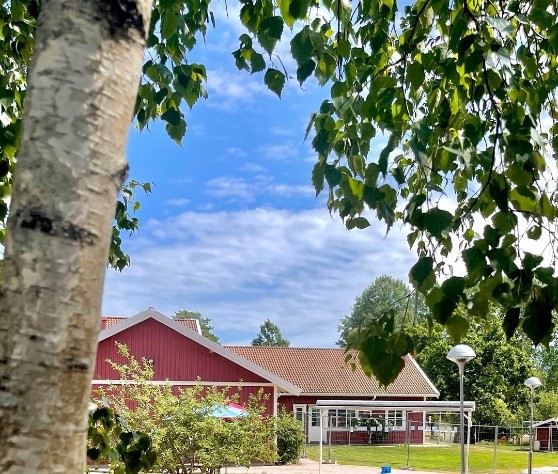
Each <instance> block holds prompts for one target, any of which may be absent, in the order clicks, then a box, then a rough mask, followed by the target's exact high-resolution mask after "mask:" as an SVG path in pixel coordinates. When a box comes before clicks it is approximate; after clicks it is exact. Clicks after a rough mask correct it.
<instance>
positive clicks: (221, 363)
mask: <svg viewBox="0 0 558 474" xmlns="http://www.w3.org/2000/svg"><path fill="white" fill-rule="evenodd" d="M116 342H119V343H122V344H126V346H128V349H129V351H130V354H132V355H133V356H134V357H136V358H137V359H141V358H142V357H145V358H146V359H154V365H153V370H154V372H155V374H154V380H167V379H168V380H172V381H179V380H185V381H192V380H196V379H197V378H198V377H199V378H200V379H201V380H202V381H214V382H232V383H237V382H239V381H240V380H242V381H244V382H268V381H267V380H264V379H263V378H261V377H259V376H258V375H256V374H254V373H252V372H250V371H249V370H246V369H244V368H243V367H240V366H239V365H237V364H235V363H234V362H231V361H230V360H228V359H226V358H225V357H222V356H220V355H218V354H216V353H214V352H212V351H210V350H209V349H207V348H206V347H204V346H202V345H200V344H198V343H196V342H194V341H192V340H191V339H188V338H186V337H184V336H182V335H181V334H179V333H177V332H176V331H174V330H173V329H171V328H169V327H167V326H165V325H164V324H161V323H160V322H158V321H155V320H154V319H147V320H146V321H143V322H141V323H139V324H136V325H134V326H132V327H131V328H128V329H125V330H124V331H122V332H120V333H118V334H116V335H115V336H112V337H109V338H108V339H105V340H104V341H101V342H100V343H99V348H98V349H97V365H96V367H95V372H94V375H93V378H94V379H100V380H105V379H112V380H114V379H118V378H119V377H118V374H117V372H116V371H115V370H113V369H112V368H111V367H110V366H109V364H108V363H107V362H106V359H111V360H113V361H115V362H118V363H124V362H125V360H124V358H123V357H122V356H120V355H119V354H118V351H117V348H116Z"/></svg>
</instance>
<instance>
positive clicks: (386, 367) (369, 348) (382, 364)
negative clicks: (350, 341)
mask: <svg viewBox="0 0 558 474" xmlns="http://www.w3.org/2000/svg"><path fill="white" fill-rule="evenodd" d="M359 349H360V351H359V360H360V362H361V364H362V365H363V368H365V367H366V368H369V371H368V375H371V374H373V375H374V376H375V377H376V378H377V379H378V381H379V382H380V385H382V386H387V385H389V384H390V383H392V382H393V381H395V379H396V378H397V376H398V375H399V373H400V372H401V371H402V370H403V368H404V367H405V363H404V362H403V359H402V355H404V354H396V353H394V352H392V351H391V350H390V349H389V346H388V341H387V340H386V339H385V338H382V337H378V336H372V337H370V338H368V339H366V340H364V341H363V342H362V344H361V345H360V348H359Z"/></svg>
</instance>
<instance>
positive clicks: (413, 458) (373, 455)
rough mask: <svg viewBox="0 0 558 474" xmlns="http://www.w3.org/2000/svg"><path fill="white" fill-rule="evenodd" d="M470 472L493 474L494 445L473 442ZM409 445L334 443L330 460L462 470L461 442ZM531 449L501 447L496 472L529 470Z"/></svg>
mask: <svg viewBox="0 0 558 474" xmlns="http://www.w3.org/2000/svg"><path fill="white" fill-rule="evenodd" d="M470 449H471V452H470V456H469V472H470V473H471V474H489V473H492V466H493V461H494V445H488V446H487V445H471V448H470ZM323 456H324V460H328V459H329V450H328V447H327V446H324V448H323ZM407 456H408V453H407V447H406V446H332V447H331V460H332V461H335V462H337V463H338V464H350V465H356V466H386V465H387V466H392V467H394V468H401V467H406V466H409V467H412V468H414V469H416V470H424V471H438V472H459V471H460V466H461V464H460V447H459V445H444V446H442V445H440V446H438V445H425V446H411V448H410V450H409V456H408V457H407ZM308 457H309V458H310V459H313V460H315V461H317V460H318V446H309V447H308ZM527 458H528V452H527V451H526V450H525V448H518V447H516V446H498V449H497V453H496V470H495V472H496V473H499V474H516V473H520V472H521V471H522V470H525V469H527ZM407 459H408V460H409V462H408V463H407ZM543 466H556V470H555V471H553V472H556V473H558V453H546V452H535V453H533V467H543Z"/></svg>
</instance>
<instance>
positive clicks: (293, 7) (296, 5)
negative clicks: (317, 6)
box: [277, 0, 310, 27]
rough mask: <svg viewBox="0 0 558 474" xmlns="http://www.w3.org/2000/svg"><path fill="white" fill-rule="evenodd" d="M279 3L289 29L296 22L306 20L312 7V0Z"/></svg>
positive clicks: (280, 0)
mask: <svg viewBox="0 0 558 474" xmlns="http://www.w3.org/2000/svg"><path fill="white" fill-rule="evenodd" d="M277 3H278V4H279V10H280V11H281V16H282V17H283V19H284V20H285V23H287V25H288V26H289V27H292V26H293V25H294V22H295V21H296V20H302V19H304V18H305V17H306V14H307V12H308V7H309V6H310V0H278V1H277Z"/></svg>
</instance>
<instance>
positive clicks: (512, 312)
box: [502, 308, 520, 341]
mask: <svg viewBox="0 0 558 474" xmlns="http://www.w3.org/2000/svg"><path fill="white" fill-rule="evenodd" d="M519 316H520V309H519V308H510V309H508V310H507V311H506V315H505V316H504V320H503V321H502V328H503V329H504V333H505V334H506V337H507V338H508V341H509V340H510V339H511V338H512V336H513V335H514V333H515V330H516V329H517V326H518V325H519Z"/></svg>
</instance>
